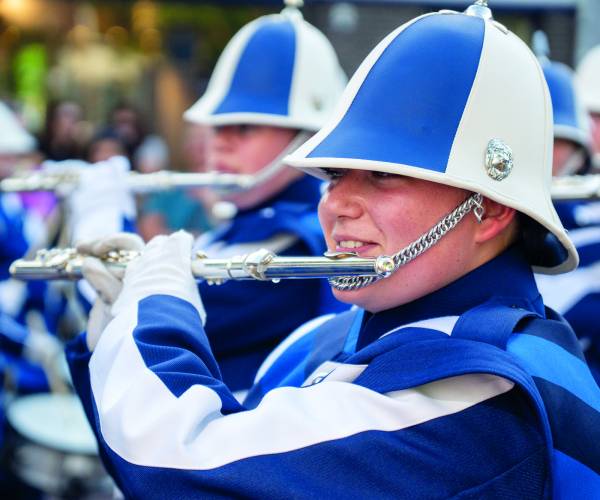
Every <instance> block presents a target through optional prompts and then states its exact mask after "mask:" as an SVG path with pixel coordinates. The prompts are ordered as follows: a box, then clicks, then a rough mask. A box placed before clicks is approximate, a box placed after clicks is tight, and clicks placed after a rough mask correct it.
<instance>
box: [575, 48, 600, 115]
mask: <svg viewBox="0 0 600 500" xmlns="http://www.w3.org/2000/svg"><path fill="white" fill-rule="evenodd" d="M576 82H577V87H578V89H579V92H580V93H581V99H582V100H583V104H584V106H585V107H586V109H587V110H588V111H589V112H590V113H600V45H598V46H597V47H594V48H593V49H591V50H590V51H589V52H588V53H587V54H586V55H585V57H584V58H583V59H582V60H581V62H580V63H579V66H578V67H577V76H576Z"/></svg>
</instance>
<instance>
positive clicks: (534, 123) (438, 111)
mask: <svg viewBox="0 0 600 500" xmlns="http://www.w3.org/2000/svg"><path fill="white" fill-rule="evenodd" d="M552 144H553V135H552V105H551V102H550V96H549V93H548V87H547V85H546V82H545V79H544V75H543V73H542V70H541V68H540V65H539V63H538V61H537V58H536V57H535V55H534V54H533V53H532V52H531V50H530V49H529V48H528V47H527V45H526V44H525V43H524V42H523V41H522V40H520V39H519V38H518V37H517V36H516V35H514V34H513V33H511V32H510V31H508V30H507V29H506V28H505V27H504V26H502V25H500V24H499V23H497V22H495V21H494V20H493V19H492V18H491V12H490V11H489V9H488V8H487V7H486V6H485V2H483V0H478V2H477V3H476V4H475V5H473V6H471V7H469V9H467V11H466V12H465V13H457V12H452V11H441V12H438V13H432V14H427V15H424V16H421V17H418V18H416V19H414V20H412V21H410V22H408V23H406V24H404V25H402V26H400V27H399V28H398V29H396V30H395V31H393V32H392V33H390V34H389V35H388V36H387V37H386V38H384V39H383V41H381V42H380V43H379V44H378V45H377V46H376V47H375V49H373V51H372V52H371V53H370V54H369V55H368V56H367V58H366V59H365V60H364V61H363V63H362V64H361V66H360V67H359V68H358V70H357V71H356V73H355V75H354V76H353V78H352V79H351V80H350V82H349V84H348V86H347V87H346V90H345V92H344V94H343V95H342V98H341V100H340V105H339V106H338V108H337V110H336V111H335V112H334V114H333V117H332V119H331V120H330V121H329V122H328V123H327V125H325V127H323V128H322V129H321V130H320V131H319V132H318V133H317V134H316V135H315V136H313V138H311V139H310V140H309V141H307V142H306V143H305V144H304V145H303V146H301V147H300V148H299V149H298V150H296V151H295V152H294V153H292V154H291V155H290V156H288V157H287V158H286V159H285V161H286V163H287V164H289V165H292V166H295V167H299V168H301V169H303V170H305V171H306V172H308V173H311V174H313V175H316V176H318V177H321V178H325V179H326V178H327V174H326V172H325V171H324V170H323V169H324V168H349V169H361V170H374V171H381V172H389V173H394V174H400V175H406V176H410V177H416V178H420V179H425V180H428V181H432V182H437V183H441V184H446V185H449V186H455V187H459V188H463V189H467V190H469V191H473V192H476V193H481V194H482V195H483V196H486V197H488V198H490V199H492V200H495V201H497V202H499V203H502V204H503V205H506V206H509V207H513V208H515V209H516V210H518V211H519V212H521V213H523V214H525V215H527V216H529V218H530V219H531V220H533V221H534V222H532V225H533V226H534V228H536V229H535V230H536V234H538V235H539V236H540V239H541V242H540V243H541V249H540V251H539V252H536V254H535V255H534V256H533V258H531V257H530V258H531V264H532V265H533V267H534V269H535V270H536V271H537V272H543V273H560V272H566V271H569V270H572V269H574V268H575V267H576V266H577V263H578V256H577V251H576V250H575V247H574V246H573V244H572V243H571V241H570V240H569V238H568V237H567V235H566V232H565V230H564V228H563V227H562V224H561V222H560V220H559V218H558V215H557V214H556V211H555V210H554V207H553V204H552V199H551V197H550V182H551V169H552Z"/></svg>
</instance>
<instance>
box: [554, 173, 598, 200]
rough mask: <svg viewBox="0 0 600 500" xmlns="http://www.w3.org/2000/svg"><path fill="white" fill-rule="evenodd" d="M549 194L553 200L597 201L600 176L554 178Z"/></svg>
mask: <svg viewBox="0 0 600 500" xmlns="http://www.w3.org/2000/svg"><path fill="white" fill-rule="evenodd" d="M550 192H551V194H552V199H553V200H598V199H600V174H590V175H568V176H565V177H554V178H553V179H552V186H551V188H550Z"/></svg>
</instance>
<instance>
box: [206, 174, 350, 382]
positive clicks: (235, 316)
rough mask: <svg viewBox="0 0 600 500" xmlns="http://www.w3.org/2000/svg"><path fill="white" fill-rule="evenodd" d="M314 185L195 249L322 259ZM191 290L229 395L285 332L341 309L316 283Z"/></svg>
mask: <svg viewBox="0 0 600 500" xmlns="http://www.w3.org/2000/svg"><path fill="white" fill-rule="evenodd" d="M320 184H321V183H320V182H319V181H317V180H316V179H314V178H312V177H308V176H304V177H303V178H302V179H300V180H299V181H297V182H295V183H294V184H292V185H290V186H289V187H288V188H287V189H286V190H284V191H283V192H282V193H280V194H279V195H277V196H276V197H274V198H272V199H270V200H268V201H267V202H265V203H263V204H261V205H260V206H258V207H255V208H252V209H250V210H245V211H242V212H240V213H238V214H237V215H236V217H235V218H234V219H233V220H232V221H231V222H230V223H228V224H224V225H223V226H222V227H219V228H217V229H215V230H213V231H210V232H209V233H207V234H205V235H203V236H201V237H200V238H199V240H198V241H197V243H196V248H197V249H198V250H202V251H203V252H205V253H206V254H207V255H208V256H210V257H229V256H232V255H239V254H245V253H249V252H252V251H255V250H258V249H260V248H268V249H270V250H273V251H274V252H276V253H277V254H279V255H300V256H302V255H319V256H320V255H323V252H325V250H326V248H325V241H324V239H323V234H322V232H321V228H320V225H319V221H318V218H317V205H318V203H319V198H320ZM199 288H200V296H201V297H202V300H203V302H204V306H205V308H206V312H207V323H206V333H207V335H208V338H209V340H210V344H211V346H212V349H213V353H214V355H215V356H216V358H217V361H218V363H219V367H220V369H221V373H222V375H223V379H224V380H225V382H226V383H227V385H228V386H229V387H230V388H231V389H232V390H240V389H247V388H249V387H250V386H251V385H252V381H253V379H254V376H255V374H256V371H257V370H258V367H259V366H260V364H261V363H262V362H263V361H264V359H265V358H266V356H267V355H268V354H269V353H270V352H271V351H272V350H273V349H274V348H275V346H277V345H278V344H279V343H280V342H281V340H283V339H284V338H285V337H286V336H287V335H288V334H289V333H290V332H291V331H292V330H294V329H295V328H297V327H298V326H300V325H302V324H303V323H305V322H306V321H308V320H310V319H312V318H314V317H316V316H319V315H321V314H324V313H325V312H333V311H340V310H342V306H341V305H340V303H339V302H337V301H335V299H334V298H333V295H332V294H331V291H330V289H329V286H326V283H324V282H322V281H321V280H287V281H282V282H280V283H278V284H276V285H274V284H273V283H268V282H259V281H230V282H227V283H225V284H223V285H219V286H214V285H212V286H211V285H209V284H207V283H200V285H199ZM298 297H302V300H298Z"/></svg>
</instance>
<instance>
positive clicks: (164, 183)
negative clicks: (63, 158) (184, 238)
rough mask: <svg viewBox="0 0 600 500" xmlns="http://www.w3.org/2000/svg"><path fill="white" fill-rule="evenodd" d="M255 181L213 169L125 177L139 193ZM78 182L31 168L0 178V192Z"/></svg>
mask: <svg viewBox="0 0 600 500" xmlns="http://www.w3.org/2000/svg"><path fill="white" fill-rule="evenodd" d="M256 182H257V179H256V176H253V175H245V174H228V173H216V172H206V173H194V172H172V171H168V170H162V171H159V172H153V173H150V174H140V173H137V172H130V173H129V174H128V177H127V184H128V186H129V189H131V190H132V191H133V192H138V193H144V192H152V191H166V190H168V189H174V188H200V187H210V188H214V189H219V190H222V191H244V190H247V189H250V188H252V187H253V186H254V185H255V184H256ZM77 183H78V176H77V173H76V172H62V173H50V172H44V171H34V172H29V173H27V174H22V175H14V176H11V177H7V178H6V179H3V180H1V181H0V192H4V193H23V192H32V191H53V192H57V193H63V192H64V193H68V192H69V191H70V190H72V189H75V188H76V187H77Z"/></svg>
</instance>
